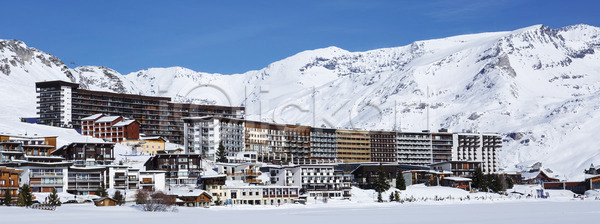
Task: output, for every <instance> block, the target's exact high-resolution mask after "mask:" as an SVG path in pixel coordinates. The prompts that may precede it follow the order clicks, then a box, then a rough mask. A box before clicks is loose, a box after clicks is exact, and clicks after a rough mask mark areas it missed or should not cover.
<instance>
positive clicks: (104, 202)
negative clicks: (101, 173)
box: [94, 197, 117, 206]
mask: <svg viewBox="0 0 600 224" xmlns="http://www.w3.org/2000/svg"><path fill="white" fill-rule="evenodd" d="M94 205H96V206H117V200H115V199H112V198H109V197H102V198H98V199H94Z"/></svg>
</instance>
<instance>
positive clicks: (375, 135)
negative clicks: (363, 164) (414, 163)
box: [369, 131, 398, 163]
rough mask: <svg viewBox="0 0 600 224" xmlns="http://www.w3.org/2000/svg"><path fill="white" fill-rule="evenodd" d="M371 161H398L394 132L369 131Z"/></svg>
mask: <svg viewBox="0 0 600 224" xmlns="http://www.w3.org/2000/svg"><path fill="white" fill-rule="evenodd" d="M369 142H370V143H371V145H370V147H371V162H383V163H393V162H397V161H398V150H397V149H396V132H392V131H370V132H369Z"/></svg>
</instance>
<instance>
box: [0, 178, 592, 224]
mask: <svg viewBox="0 0 600 224" xmlns="http://www.w3.org/2000/svg"><path fill="white" fill-rule="evenodd" d="M536 189H539V186H535V185H532V186H529V185H517V186H515V188H513V189H511V190H509V192H519V193H523V194H528V193H530V192H531V193H533V192H535V190H536ZM391 192H393V190H390V191H388V192H386V193H384V198H385V199H387V197H386V196H388V194H389V193H391ZM549 192H550V195H551V196H550V198H549V199H536V198H526V197H519V194H516V193H515V194H508V195H498V194H492V193H469V192H466V191H463V190H460V189H454V188H448V187H426V186H423V185H413V186H409V187H408V188H407V190H406V191H401V193H400V194H401V198H407V197H413V198H415V199H416V201H414V202H405V203H397V202H385V203H376V202H374V200H375V199H376V197H377V196H376V194H375V193H374V191H373V190H361V189H358V188H353V189H352V194H353V196H352V200H331V199H330V200H329V201H328V202H327V203H325V202H323V201H322V200H314V199H309V201H308V203H307V204H306V205H300V204H286V205H281V206H251V205H236V206H226V207H214V206H213V207H210V208H187V207H177V208H176V211H175V212H158V213H152V212H143V211H140V210H138V209H137V208H136V207H134V206H132V203H129V204H127V205H126V206H120V207H95V206H94V205H93V204H91V203H87V204H66V205H63V206H61V207H58V208H57V210H56V211H43V210H35V209H25V208H19V207H0V217H1V218H0V220H1V222H0V223H41V222H44V223H61V224H71V223H78V224H79V223H86V224H93V223H111V222H115V223H133V222H135V223H145V224H146V223H168V222H173V221H176V222H194V221H195V222H200V221H201V222H203V223H204V222H207V223H242V222H251V223H400V222H408V223H415V222H418V223H440V222H449V223H456V222H461V223H561V222H562V223H574V222H577V221H586V222H589V221H593V220H595V219H596V216H597V214H598V213H600V200H595V199H596V198H595V197H587V198H585V199H584V200H581V199H573V197H572V193H570V192H569V191H562V190H557V191H549ZM467 196H468V197H467ZM436 197H437V198H438V200H434V198H436ZM441 198H443V200H440V199H441ZM467 198H468V199H467ZM374 221H375V222H374Z"/></svg>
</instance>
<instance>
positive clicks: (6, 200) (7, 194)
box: [4, 189, 12, 206]
mask: <svg viewBox="0 0 600 224" xmlns="http://www.w3.org/2000/svg"><path fill="white" fill-rule="evenodd" d="M10 191H11V190H8V189H7V190H4V205H6V206H10V202H11V200H12V199H11V197H10Z"/></svg>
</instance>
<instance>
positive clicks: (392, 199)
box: [390, 192, 394, 202]
mask: <svg viewBox="0 0 600 224" xmlns="http://www.w3.org/2000/svg"><path fill="white" fill-rule="evenodd" d="M392 201H394V193H393V192H392V193H391V194H390V202H392Z"/></svg>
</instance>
